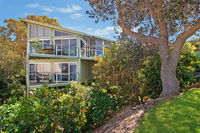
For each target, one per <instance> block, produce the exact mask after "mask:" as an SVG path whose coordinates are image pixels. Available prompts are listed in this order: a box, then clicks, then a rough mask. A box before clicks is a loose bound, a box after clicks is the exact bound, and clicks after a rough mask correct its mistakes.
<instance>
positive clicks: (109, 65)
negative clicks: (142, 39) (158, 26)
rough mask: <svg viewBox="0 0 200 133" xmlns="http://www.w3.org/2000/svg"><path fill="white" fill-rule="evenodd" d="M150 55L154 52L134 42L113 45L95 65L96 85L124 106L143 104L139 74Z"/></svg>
mask: <svg viewBox="0 0 200 133" xmlns="http://www.w3.org/2000/svg"><path fill="white" fill-rule="evenodd" d="M141 55H142V56H141ZM149 55H152V51H151V50H150V49H149V48H148V47H143V46H141V45H138V44H137V43H134V42H132V41H126V42H124V43H114V44H112V45H111V46H110V47H109V49H105V55H104V56H103V57H101V58H98V59H97V61H98V63H96V64H95V65H94V69H93V73H94V78H95V80H96V85H97V86H98V87H99V88H100V89H102V88H103V89H106V90H108V92H109V93H111V94H112V95H116V96H117V98H118V100H119V101H120V103H122V104H135V103H137V102H141V100H142V99H143V98H142V97H143V88H142V86H141V85H142V84H141V82H140V81H139V79H138V73H137V72H138V70H140V69H141V67H142V66H143V61H144V60H145V59H146V57H147V56H149Z"/></svg>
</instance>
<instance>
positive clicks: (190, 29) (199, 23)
mask: <svg viewBox="0 0 200 133" xmlns="http://www.w3.org/2000/svg"><path fill="white" fill-rule="evenodd" d="M199 29H200V18H199V19H197V20H196V21H193V22H191V23H190V24H188V25H187V26H185V28H184V31H183V32H182V33H181V34H179V36H178V37H177V39H176V41H175V42H174V44H178V43H179V42H180V43H184V42H185V41H186V40H187V39H188V38H189V37H190V36H191V35H193V34H194V33H195V32H196V31H198V30H199Z"/></svg>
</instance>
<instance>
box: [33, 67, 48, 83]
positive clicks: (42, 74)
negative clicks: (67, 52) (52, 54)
mask: <svg viewBox="0 0 200 133" xmlns="http://www.w3.org/2000/svg"><path fill="white" fill-rule="evenodd" d="M50 77H51V72H50V63H36V64H30V81H31V82H46V81H49V79H50Z"/></svg>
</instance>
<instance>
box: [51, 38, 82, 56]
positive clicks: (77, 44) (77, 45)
mask: <svg viewBox="0 0 200 133" xmlns="http://www.w3.org/2000/svg"><path fill="white" fill-rule="evenodd" d="M64 39H66V40H69V51H68V52H69V55H58V51H57V46H56V40H61V47H62V40H64ZM70 39H75V40H76V51H77V52H76V56H71V55H70V50H71V45H70ZM78 40H79V39H78V38H77V37H70V38H54V40H53V42H54V45H55V47H56V55H57V56H68V57H78V54H79V53H78V47H79V43H78ZM61 53H62V49H61Z"/></svg>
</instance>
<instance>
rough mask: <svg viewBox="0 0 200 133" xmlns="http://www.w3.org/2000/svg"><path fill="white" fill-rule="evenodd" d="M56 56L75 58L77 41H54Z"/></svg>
mask: <svg viewBox="0 0 200 133" xmlns="http://www.w3.org/2000/svg"><path fill="white" fill-rule="evenodd" d="M55 45H56V55H62V56H77V39H56V40H55Z"/></svg>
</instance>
